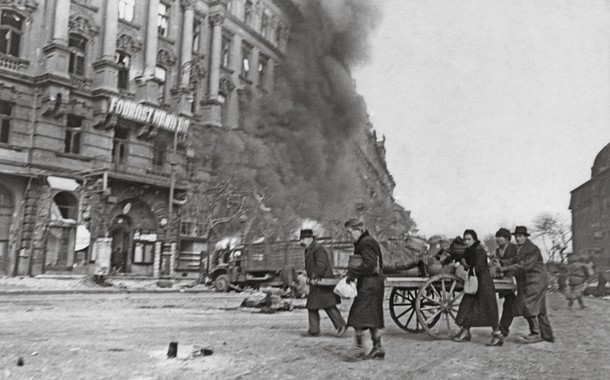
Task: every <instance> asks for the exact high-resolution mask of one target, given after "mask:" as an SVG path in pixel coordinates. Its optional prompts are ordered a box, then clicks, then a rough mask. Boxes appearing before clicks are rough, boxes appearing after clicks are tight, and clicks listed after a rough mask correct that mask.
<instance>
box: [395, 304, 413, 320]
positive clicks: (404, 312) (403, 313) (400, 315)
mask: <svg viewBox="0 0 610 380" xmlns="http://www.w3.org/2000/svg"><path fill="white" fill-rule="evenodd" d="M410 310H413V308H412V307H410V308H408V309H406V310H405V311H403V312H402V313H400V314H398V315H397V316H396V319H400V317H402V316H403V315H405V314H407V313H408V312H409V311H410Z"/></svg>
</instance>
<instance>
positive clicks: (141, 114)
mask: <svg viewBox="0 0 610 380" xmlns="http://www.w3.org/2000/svg"><path fill="white" fill-rule="evenodd" d="M108 113H114V114H116V115H118V116H120V117H122V118H124V119H128V120H133V121H135V122H138V123H142V124H152V125H154V126H156V127H159V128H163V129H166V130H168V131H171V132H178V133H186V132H187V131H188V128H189V125H190V123H191V121H190V120H189V119H187V118H186V117H182V116H177V115H174V114H171V113H169V112H166V111H163V110H160V109H158V108H154V107H150V106H146V105H143V104H140V103H136V102H133V101H131V100H126V99H120V98H117V97H115V96H113V97H111V98H110V107H108Z"/></svg>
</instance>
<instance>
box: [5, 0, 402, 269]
mask: <svg viewBox="0 0 610 380" xmlns="http://www.w3.org/2000/svg"><path fill="white" fill-rule="evenodd" d="M142 3H146V6H142ZM300 17H301V16H300V14H299V11H298V9H297V8H296V6H295V5H294V4H293V3H292V2H291V1H286V0H143V1H139V0H137V1H136V0H48V1H44V0H13V1H11V0H6V1H2V2H0V30H1V33H0V35H1V37H0V121H1V131H0V132H1V133H0V275H9V276H19V275H38V274H42V273H82V274H92V273H94V271H95V270H96V269H100V268H99V265H98V268H96V264H99V263H100V262H101V261H102V260H98V259H99V258H100V257H101V256H100V255H101V254H102V253H103V252H105V254H106V255H109V256H110V260H109V262H110V267H109V268H105V270H106V271H107V272H110V273H117V274H119V273H123V274H129V275H136V276H144V277H159V276H160V275H161V274H168V275H170V276H178V275H179V276H188V275H191V274H196V273H197V272H198V268H199V257H200V255H201V253H202V252H204V251H206V249H207V242H206V236H205V235H204V234H203V230H202V229H201V228H198V223H199V221H198V220H184V219H180V218H179V217H178V214H179V210H180V208H181V207H184V206H185V203H187V202H189V199H188V197H185V196H184V195H185V193H186V191H187V189H188V188H189V185H190V184H193V183H205V181H206V180H208V179H209V177H210V171H211V168H210V163H209V162H208V161H209V160H206V159H205V157H207V152H201V151H198V150H196V149H193V148H192V145H191V144H190V143H189V142H190V140H191V139H193V138H194V137H193V136H197V138H202V136H203V138H206V137H205V136H207V135H213V134H216V133H221V132H218V131H226V130H231V129H233V128H236V127H238V124H239V120H240V102H241V101H242V100H243V99H250V98H253V97H258V96H262V95H265V94H267V93H269V92H270V91H271V90H272V88H273V83H274V71H275V70H276V69H277V65H278V64H280V63H281V62H282V60H283V58H284V52H285V49H286V45H287V42H288V38H289V33H290V30H291V26H292V25H293V24H294V23H295V22H297V21H298V20H299V18H300ZM369 138H370V141H369V142H367V144H369V143H370V144H369V145H370V146H369V148H366V149H364V150H362V151H356V152H354V154H355V155H356V156H358V157H359V160H362V162H363V166H362V167H363V173H362V177H363V178H364V179H366V178H369V177H370V178H374V182H377V183H378V185H376V186H381V187H380V188H375V189H371V196H373V195H374V194H377V196H384V197H387V198H388V199H391V200H392V201H393V199H392V192H393V187H394V182H393V179H392V178H391V175H390V174H389V172H388V170H387V167H386V166H385V150H384V148H383V142H378V141H377V139H376V137H375V136H374V134H373V133H371V135H370V136H369ZM380 144H381V145H380ZM367 149H369V150H370V151H368V150H367ZM364 182H371V181H366V180H365V181H364ZM398 211H399V213H403V215H404V210H398ZM407 218H408V216H407ZM96 260H97V263H96ZM102 269H104V268H102Z"/></svg>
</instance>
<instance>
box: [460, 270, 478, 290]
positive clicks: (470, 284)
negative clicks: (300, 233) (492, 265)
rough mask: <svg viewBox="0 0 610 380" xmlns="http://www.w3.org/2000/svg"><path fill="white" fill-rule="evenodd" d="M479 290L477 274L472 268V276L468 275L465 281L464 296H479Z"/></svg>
mask: <svg viewBox="0 0 610 380" xmlns="http://www.w3.org/2000/svg"><path fill="white" fill-rule="evenodd" d="M478 290H479V280H478V279H477V274H476V273H475V271H474V268H472V274H468V275H467V276H466V280H464V294H471V295H475V294H477V291H478Z"/></svg>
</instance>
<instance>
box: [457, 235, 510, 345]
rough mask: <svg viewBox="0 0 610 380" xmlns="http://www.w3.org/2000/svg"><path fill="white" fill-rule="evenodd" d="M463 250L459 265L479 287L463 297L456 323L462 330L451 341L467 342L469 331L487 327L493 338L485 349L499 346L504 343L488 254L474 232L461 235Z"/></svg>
mask: <svg viewBox="0 0 610 380" xmlns="http://www.w3.org/2000/svg"><path fill="white" fill-rule="evenodd" d="M464 242H465V243H466V245H467V247H466V250H465V251H464V258H463V260H462V264H463V265H464V268H465V269H466V271H467V273H468V276H472V275H476V277H477V280H478V283H479V286H478V290H477V292H476V294H464V297H463V298H462V302H461V303H460V308H459V309H458V313H457V317H456V319H455V322H456V323H457V325H458V326H460V327H461V328H462V330H461V331H460V333H459V335H458V336H456V337H455V338H454V339H453V340H454V341H456V342H467V341H469V340H470V328H471V327H482V326H490V327H491V328H492V329H493V331H492V335H493V338H492V340H491V342H489V343H488V344H487V345H488V346H501V345H502V344H503V343H504V340H503V337H502V334H501V332H500V328H499V324H498V303H497V301H496V289H495V287H494V283H493V279H492V277H491V273H490V271H489V267H488V266H487V253H486V252H485V249H483V247H482V246H481V244H480V241H479V240H478V238H477V233H476V232H474V231H473V230H466V231H465V232H464Z"/></svg>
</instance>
